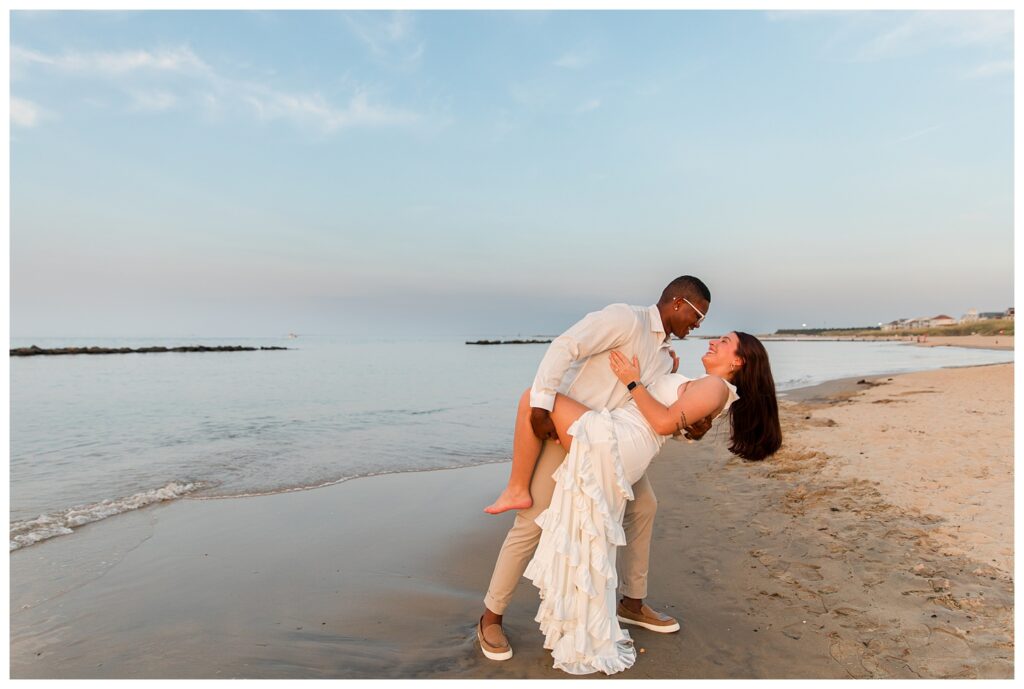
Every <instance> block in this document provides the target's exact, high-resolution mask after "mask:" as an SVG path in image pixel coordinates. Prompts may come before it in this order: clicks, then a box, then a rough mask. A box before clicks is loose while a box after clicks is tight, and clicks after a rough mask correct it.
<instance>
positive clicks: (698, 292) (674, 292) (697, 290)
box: [658, 275, 711, 304]
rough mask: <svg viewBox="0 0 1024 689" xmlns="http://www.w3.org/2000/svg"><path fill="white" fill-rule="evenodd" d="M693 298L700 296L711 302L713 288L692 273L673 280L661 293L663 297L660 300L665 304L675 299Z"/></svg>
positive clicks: (660, 302)
mask: <svg viewBox="0 0 1024 689" xmlns="http://www.w3.org/2000/svg"><path fill="white" fill-rule="evenodd" d="M685 297H689V298H691V299H692V298H693V297H698V298H700V299H703V300H704V301H706V302H707V303H709V304H710V303H711V290H709V289H708V286H707V285H705V284H704V283H703V282H701V280H700V279H699V278H695V277H693V276H692V275H683V276H682V277H678V278H676V279H675V280H673V281H672V282H670V283H668V286H667V287H665V290H664V291H663V292H662V293H661V299H660V300H658V303H659V304H665V303H668V302H670V301H672V300H673V299H680V298H685Z"/></svg>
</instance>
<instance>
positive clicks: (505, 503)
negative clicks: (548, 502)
mask: <svg viewBox="0 0 1024 689" xmlns="http://www.w3.org/2000/svg"><path fill="white" fill-rule="evenodd" d="M532 506H533V498H532V497H531V496H530V491H526V492H522V491H515V490H512V489H511V488H506V489H505V490H503V491H502V492H501V495H499V496H498V499H497V500H495V501H494V502H493V503H491V504H490V505H488V506H487V507H485V508H484V512H486V513H487V514H501V513H502V512H507V511H508V510H525V509H526V508H528V507H532Z"/></svg>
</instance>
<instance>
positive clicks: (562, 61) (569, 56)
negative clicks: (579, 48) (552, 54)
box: [552, 52, 594, 69]
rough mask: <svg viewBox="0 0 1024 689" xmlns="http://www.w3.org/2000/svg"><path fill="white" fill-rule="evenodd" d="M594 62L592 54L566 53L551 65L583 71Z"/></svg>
mask: <svg viewBox="0 0 1024 689" xmlns="http://www.w3.org/2000/svg"><path fill="white" fill-rule="evenodd" d="M593 62H594V55H593V53H589V52H568V53H565V54H564V55H562V56H561V57H559V58H558V59H557V60H555V61H554V62H553V63H552V64H553V65H555V67H561V68H562V69H583V68H584V67H587V66H589V65H590V64H592V63H593Z"/></svg>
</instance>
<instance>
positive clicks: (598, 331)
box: [530, 304, 637, 411]
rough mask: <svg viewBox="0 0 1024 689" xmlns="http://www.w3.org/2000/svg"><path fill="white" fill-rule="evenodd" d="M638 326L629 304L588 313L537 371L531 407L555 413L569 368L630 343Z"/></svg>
mask: <svg viewBox="0 0 1024 689" xmlns="http://www.w3.org/2000/svg"><path fill="white" fill-rule="evenodd" d="M636 323H637V319H636V316H635V315H634V314H633V309H631V308H630V307H629V306H627V305H626V304H612V305H611V306H606V307H605V308H603V309H601V310H600V311H594V312H593V313H588V314H587V315H586V316H584V317H583V319H582V320H581V321H579V322H578V323H576V324H575V325H573V326H572V327H571V328H569V329H568V330H566V331H565V332H564V333H562V334H561V335H559V336H558V337H556V338H555V339H554V341H552V343H551V345H550V346H549V347H548V351H547V352H546V353H545V354H544V358H543V359H542V360H541V362H540V366H539V367H538V368H537V377H536V378H534V379H533V388H531V390H530V406H531V407H538V408H540V409H547V410H548V411H551V409H552V408H553V407H554V406H555V393H556V392H557V391H558V386H559V385H560V384H561V383H562V379H563V378H564V377H565V373H566V371H568V370H569V367H570V366H572V364H573V363H574V362H576V361H580V360H582V359H586V358H587V357H589V356H592V355H594V354H597V353H600V352H606V351H608V350H610V349H615V348H616V347H621V346H622V345H624V344H626V343H628V342H629V338H630V335H631V333H632V331H633V328H635V327H636Z"/></svg>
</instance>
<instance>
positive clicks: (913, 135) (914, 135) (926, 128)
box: [892, 124, 942, 144]
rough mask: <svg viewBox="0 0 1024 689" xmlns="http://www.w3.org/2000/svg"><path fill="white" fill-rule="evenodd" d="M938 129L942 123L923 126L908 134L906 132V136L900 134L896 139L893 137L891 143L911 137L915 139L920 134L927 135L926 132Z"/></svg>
mask: <svg viewBox="0 0 1024 689" xmlns="http://www.w3.org/2000/svg"><path fill="white" fill-rule="evenodd" d="M939 129H942V125H938V124H935V125H932V126H931V127H925V128H924V129H920V130H918V131H916V132H912V133H910V134H907V135H906V136H901V137H900V138H898V139H894V140H893V141H892V143H894V144H898V143H903V142H904V141H910V140H911V139H917V138H919V137H922V136H927V135H928V134H931V133H932V132H935V131H938V130H939Z"/></svg>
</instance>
